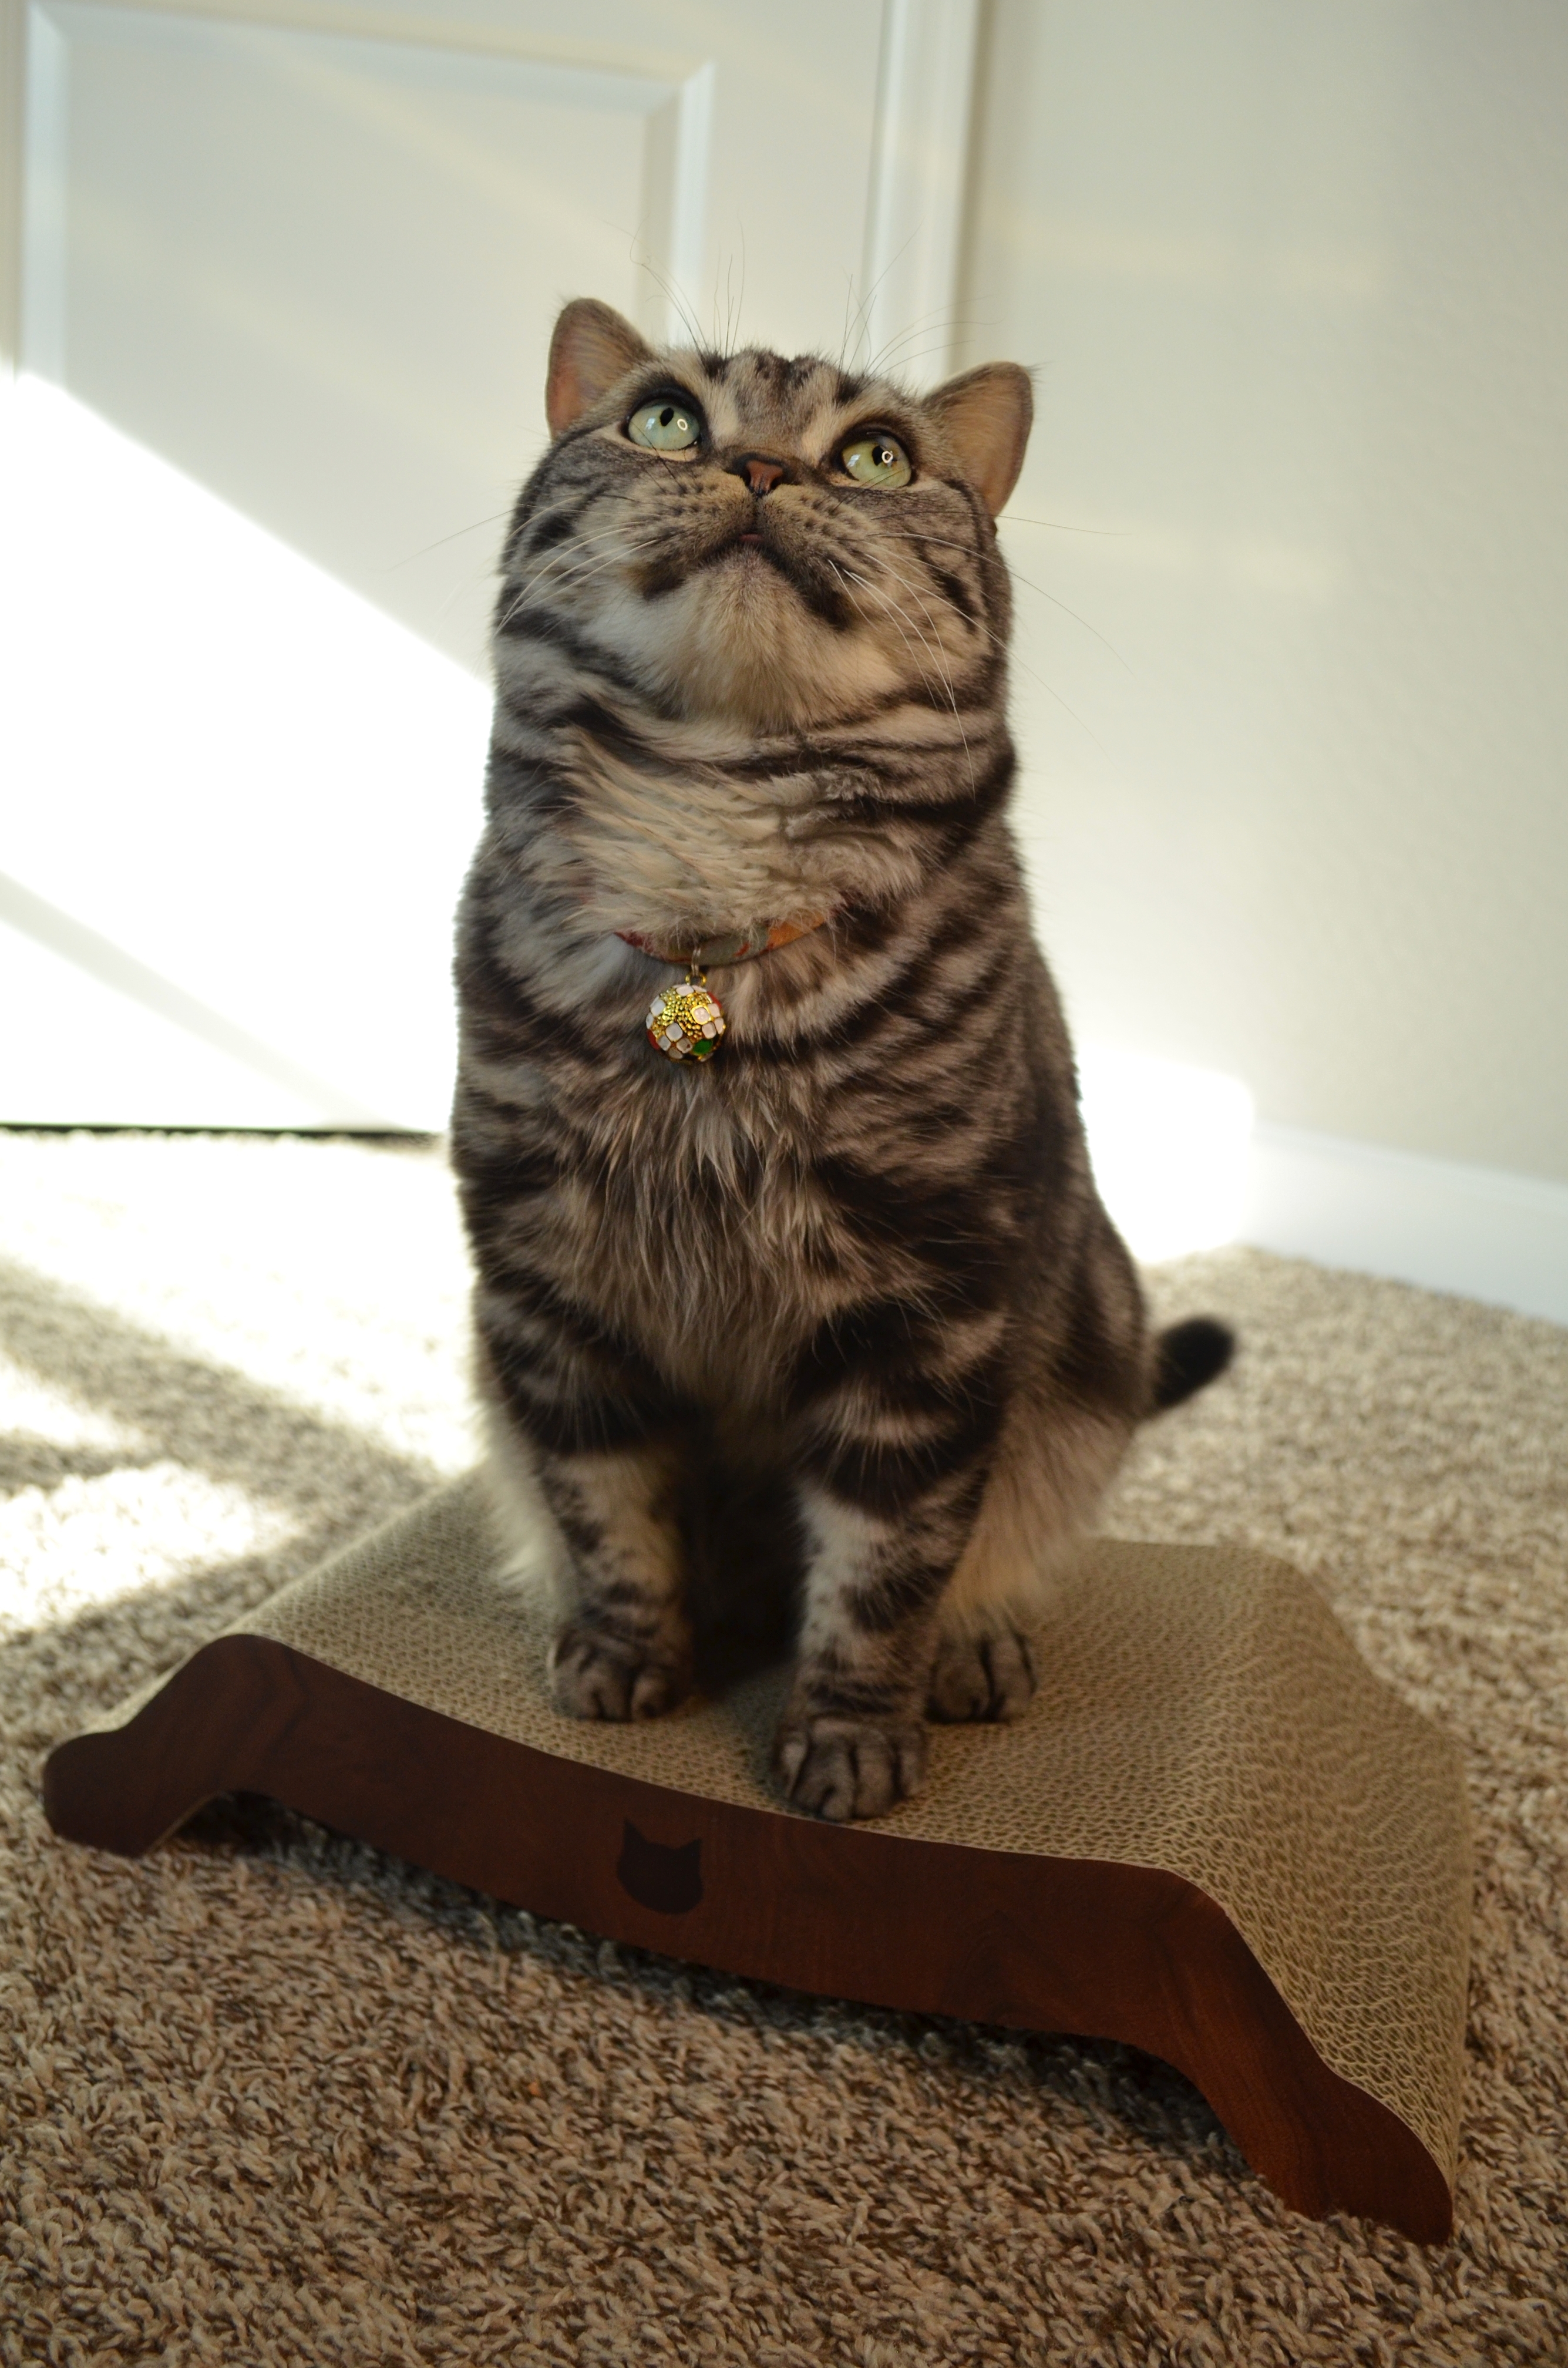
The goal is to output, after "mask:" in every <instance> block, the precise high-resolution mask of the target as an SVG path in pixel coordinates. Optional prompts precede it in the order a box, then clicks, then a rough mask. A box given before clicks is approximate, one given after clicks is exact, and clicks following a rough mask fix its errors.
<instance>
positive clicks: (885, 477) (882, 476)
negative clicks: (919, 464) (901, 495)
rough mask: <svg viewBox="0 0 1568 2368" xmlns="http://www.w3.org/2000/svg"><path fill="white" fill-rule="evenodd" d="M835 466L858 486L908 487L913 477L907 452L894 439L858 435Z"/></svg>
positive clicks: (847, 446)
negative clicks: (837, 465)
mask: <svg viewBox="0 0 1568 2368" xmlns="http://www.w3.org/2000/svg"><path fill="white" fill-rule="evenodd" d="M838 463H839V466H840V468H841V469H842V470H843V471H844V473H845V475H846V476H847V477H853V478H854V480H855V482H856V484H858V485H907V484H908V483H909V481H910V479H911V477H913V475H914V474H915V472H914V470H913V469H912V468H911V467H910V465H909V455H908V453H907V452H906V451H905V450H904V449H903V445H902V444H901V443H900V442H899V441H898V439H897V438H896V437H893V436H857V437H855V438H852V439H851V441H850V442H849V443H847V444H846V446H845V447H844V450H843V451H842V452H841V453H840V454H839V456H838Z"/></svg>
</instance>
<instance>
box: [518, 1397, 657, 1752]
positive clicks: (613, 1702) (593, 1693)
mask: <svg viewBox="0 0 1568 2368" xmlns="http://www.w3.org/2000/svg"><path fill="white" fill-rule="evenodd" d="M539 1477H540V1486H541V1488H542V1490H543V1494H544V1498H545V1502H546V1503H547V1504H548V1506H549V1507H550V1509H551V1512H552V1513H553V1515H554V1516H555V1520H556V1525H557V1527H558V1528H559V1530H560V1531H561V1533H562V1538H563V1539H564V1541H565V1544H566V1549H567V1554H568V1557H569V1561H568V1569H569V1577H568V1580H567V1588H568V1606H567V1609H566V1616H565V1618H564V1619H563V1620H562V1623H561V1626H560V1628H559V1629H558V1630H557V1632H556V1636H555V1643H554V1645H553V1646H552V1648H551V1656H550V1691H551V1700H552V1701H553V1702H554V1704H555V1707H556V1709H557V1710H560V1711H564V1712H565V1713H567V1715H568V1716H569V1717H572V1718H616V1719H620V1718H657V1717H658V1716H659V1715H660V1713H662V1712H664V1711H667V1710H673V1709H674V1708H675V1706H676V1703H677V1702H680V1701H682V1700H683V1699H684V1698H685V1696H686V1695H687V1693H689V1692H690V1691H691V1628H690V1623H689V1622H688V1620H687V1612H686V1600H685V1599H686V1580H685V1569H684V1557H683V1554H682V1546H681V1538H680V1532H679V1529H678V1527H677V1524H676V1496H677V1492H678V1487H679V1478H680V1474H679V1463H678V1459H677V1457H676V1452H675V1451H674V1449H673V1448H672V1447H671V1446H670V1445H669V1444H667V1443H665V1444H662V1445H661V1444H654V1443H651V1442H650V1443H647V1444H644V1445H642V1446H641V1447H639V1448H634V1449H624V1448H623V1449H621V1450H620V1451H619V1452H618V1453H614V1454H597V1455H596V1454H586V1455H559V1454H549V1453H546V1454H544V1455H541V1456H540V1459H539Z"/></svg>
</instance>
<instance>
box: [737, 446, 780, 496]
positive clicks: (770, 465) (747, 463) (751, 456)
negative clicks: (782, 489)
mask: <svg viewBox="0 0 1568 2368" xmlns="http://www.w3.org/2000/svg"><path fill="white" fill-rule="evenodd" d="M789 473H790V471H789V468H788V466H787V464H786V463H785V462H784V461H778V460H775V459H774V456H773V454H772V453H771V452H742V453H741V454H739V456H738V457H737V458H736V459H735V460H733V461H731V463H730V474H731V476H732V477H744V479H745V481H746V484H748V485H749V486H750V487H751V489H752V492H753V493H754V494H770V493H771V492H772V491H773V488H774V486H775V485H777V484H779V483H780V482H781V481H782V480H783V479H784V478H785V477H787V476H788V475H789Z"/></svg>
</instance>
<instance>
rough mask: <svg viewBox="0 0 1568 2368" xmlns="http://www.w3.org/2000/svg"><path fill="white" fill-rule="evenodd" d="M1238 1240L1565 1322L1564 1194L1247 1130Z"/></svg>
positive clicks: (1293, 1131)
mask: <svg viewBox="0 0 1568 2368" xmlns="http://www.w3.org/2000/svg"><path fill="white" fill-rule="evenodd" d="M1236 1238H1237V1239H1238V1240H1240V1241H1244V1242H1251V1243H1253V1244H1255V1245H1256V1247H1258V1248H1259V1249H1269V1250H1278V1251H1280V1252H1281V1253H1283V1254H1284V1255H1285V1256H1287V1257H1290V1258H1312V1259H1315V1260H1316V1261H1317V1262H1318V1263H1319V1264H1320V1265H1324V1266H1342V1267H1351V1268H1354V1269H1357V1270H1358V1271H1359V1272H1361V1273H1363V1274H1381V1275H1388V1276H1390V1277H1392V1279H1393V1280H1394V1281H1400V1282H1418V1283H1422V1284H1424V1285H1425V1286H1426V1289H1427V1290H1429V1291H1452V1292H1461V1293H1462V1294H1463V1295H1464V1296H1465V1297H1466V1298H1468V1299H1484V1300H1490V1301H1492V1302H1493V1303H1494V1304H1496V1305H1498V1306H1502V1307H1514V1308H1517V1309H1519V1310H1520V1311H1521V1313H1523V1314H1524V1315H1544V1316H1547V1317H1548V1318H1550V1320H1551V1322H1552V1323H1554V1324H1568V1185H1565V1184H1548V1183H1543V1182H1540V1181H1539V1180H1538V1179H1537V1178H1534V1177H1529V1176H1510V1175H1506V1174H1505V1173H1503V1171H1501V1170H1500V1169H1497V1168H1492V1167H1461V1166H1460V1165H1459V1164H1458V1163H1457V1162H1454V1161H1450V1160H1446V1159H1423V1158H1419V1157H1416V1156H1415V1155H1414V1154H1412V1153H1410V1152H1404V1151H1384V1150H1381V1149H1380V1148H1379V1147H1378V1146H1377V1145H1375V1144H1367V1143H1348V1142H1344V1141H1342V1140H1341V1139H1340V1138H1339V1137H1338V1136H1336V1135H1332V1134H1314V1133H1307V1132H1305V1131H1304V1130H1302V1129H1301V1128H1297V1127H1289V1126H1269V1125H1266V1124H1262V1123H1260V1124H1258V1125H1256V1127H1255V1128H1254V1130H1253V1137H1252V1146H1251V1153H1250V1157H1249V1166H1248V1178H1247V1189H1246V1194H1245V1198H1244V1204H1243V1212H1242V1220H1241V1224H1240V1225H1239V1227H1238V1228H1237V1235H1236Z"/></svg>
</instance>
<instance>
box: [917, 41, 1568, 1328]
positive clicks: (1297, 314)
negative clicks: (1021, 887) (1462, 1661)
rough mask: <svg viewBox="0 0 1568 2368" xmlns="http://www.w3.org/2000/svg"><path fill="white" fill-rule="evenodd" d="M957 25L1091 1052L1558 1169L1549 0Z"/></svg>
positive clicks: (1567, 518) (1035, 743) (975, 324)
mask: <svg viewBox="0 0 1568 2368" xmlns="http://www.w3.org/2000/svg"><path fill="white" fill-rule="evenodd" d="M983 42H984V48H983V56H982V61H981V66H980V75H979V91H980V96H979V100H978V104H977V133H978V138H977V144H976V148H975V152H974V159H973V165H972V187H971V221H970V236H969V244H968V247H967V252H966V258H965V268H964V278H963V283H962V285H963V314H964V319H963V337H964V344H965V358H966V359H971V360H978V359H983V358H984V357H986V356H989V355H993V354H1003V355H1008V356H1012V357H1015V358H1017V359H1020V360H1022V361H1025V362H1028V363H1030V364H1032V365H1035V366H1037V367H1038V370H1039V373H1040V375H1039V380H1038V392H1039V397H1040V417H1039V425H1038V427H1037V429H1036V434H1035V440H1034V445H1033V449H1032V450H1031V453H1030V456H1029V461H1028V467H1027V470H1026V472H1025V476H1024V480H1023V483H1022V484H1021V486H1020V488H1019V491H1018V494H1017V495H1016V497H1015V500H1014V504H1013V510H1012V518H1013V522H1012V523H1011V524H1009V525H1008V527H1007V529H1006V541H1007V547H1008V550H1009V552H1010V554H1011V556H1012V557H1013V559H1014V562H1015V564H1016V565H1017V567H1018V569H1019V570H1020V571H1021V572H1022V574H1023V575H1025V576H1027V577H1028V578H1030V579H1032V583H1033V585H1034V586H1038V587H1039V588H1038V589H1028V588H1023V589H1021V590H1020V593H1019V603H1020V615H1021V620H1022V621H1021V630H1020V644H1019V646H1020V655H1021V657H1022V659H1023V661H1024V662H1025V666H1027V667H1028V668H1029V669H1032V672H1031V671H1025V670H1024V669H1023V667H1021V668H1020V672H1019V678H1018V688H1017V709H1018V723H1019V729H1020V738H1021V740H1022V742H1023V744H1024V748H1025V752H1026V761H1027V767H1028V797H1027V804H1026V827H1027V833H1028V841H1029V848H1030V855H1031V861H1032V864H1033V869H1034V875H1035V879H1036V882H1037V888H1038V895H1039V903H1040V918H1041V929H1042V935H1043V937H1044V939H1045V941H1046V943H1047V946H1048V948H1049V949H1050V951H1051V954H1052V956H1053V959H1054V961H1055V964H1056V967H1057V970H1058V973H1059V975H1060V976H1061V978H1062V982H1063V985H1064V986H1065V988H1066V990H1067V994H1068V996H1069V1000H1070V1003H1071V1006H1072V1009H1073V1012H1074V1019H1075V1020H1076V1023H1077V1026H1078V1028H1079V1030H1080V1032H1081V1033H1082V1034H1083V1035H1084V1036H1085V1037H1086V1038H1088V1039H1089V1040H1090V1041H1092V1042H1102V1043H1105V1044H1108V1045H1111V1046H1123V1047H1127V1048H1130V1049H1134V1050H1137V1051H1141V1052H1143V1053H1157V1054H1164V1055H1165V1056H1167V1057H1169V1058H1171V1059H1174V1060H1177V1061H1184V1062H1191V1063H1196V1064H1202V1065H1204V1066H1205V1067H1207V1068H1209V1069H1211V1070H1215V1071H1220V1072H1222V1073H1225V1074H1228V1075H1230V1076H1234V1077H1237V1078H1239V1079H1241V1080H1242V1081H1243V1082H1244V1084H1245V1085H1246V1086H1247V1087H1249V1088H1250V1089H1251V1091H1252V1093H1253V1095H1254V1097H1255V1099H1256V1107H1257V1110H1258V1113H1259V1116H1260V1118H1261V1120H1262V1121H1264V1122H1265V1134H1266V1137H1267V1133H1268V1130H1269V1128H1270V1127H1271V1126H1272V1128H1273V1129H1274V1130H1276V1133H1275V1134H1274V1137H1273V1143H1274V1156H1275V1166H1276V1167H1278V1160H1279V1159H1280V1158H1283V1157H1285V1156H1286V1154H1287V1153H1288V1152H1289V1151H1290V1145H1291V1144H1292V1143H1294V1144H1295V1145H1296V1149H1297V1150H1298V1151H1300V1149H1301V1140H1302V1139H1303V1138H1301V1137H1300V1136H1299V1135H1297V1136H1290V1137H1287V1136H1286V1135H1282V1134H1280V1133H1278V1130H1279V1129H1280V1128H1283V1129H1287V1130H1297V1131H1300V1130H1305V1131H1307V1133H1308V1134H1309V1135H1312V1136H1313V1137H1316V1136H1320V1135H1321V1136H1326V1137H1330V1138H1335V1139H1339V1140H1340V1143H1341V1147H1342V1149H1343V1147H1344V1145H1345V1144H1349V1145H1350V1146H1352V1147H1353V1146H1354V1145H1355V1144H1371V1145H1378V1146H1384V1147H1387V1148H1389V1149H1392V1150H1394V1151H1397V1152H1401V1153H1404V1154H1415V1155H1419V1156H1424V1157H1426V1158H1427V1159H1430V1160H1434V1161H1441V1162H1447V1163H1466V1164H1473V1165H1475V1166H1478V1167H1481V1168H1483V1169H1488V1170H1494V1171H1503V1172H1504V1173H1505V1175H1507V1174H1512V1175H1516V1176H1519V1177H1524V1178H1536V1179H1548V1181H1549V1182H1551V1181H1552V1180H1555V1181H1556V1182H1557V1183H1559V1184H1561V1183H1562V1182H1563V1181H1565V1180H1568V780H1565V778H1564V776H1565V772H1568V666H1564V663H1563V628H1564V593H1565V591H1568V471H1565V469H1564V461H1563V452H1564V434H1565V427H1568V304H1565V303H1564V268H1565V263H1568V13H1565V12H1564V11H1563V10H1562V8H1560V7H1558V6H1552V5H1549V0H1540V5H1535V0H1313V5H1312V6H1301V5H1300V0H1183V5H1182V6H1179V7H1173V6H1169V5H1168V0H994V5H993V6H991V7H990V8H989V9H988V10H987V12H986V19H985V26H984V32H983ZM1025 521H1029V522H1028V523H1026V522H1025ZM1040 521H1053V522H1057V523H1040ZM1309 1147H1310V1146H1309ZM1302 1156H1305V1155H1304V1154H1303V1155H1302ZM1346 1156H1350V1157H1352V1162H1353V1151H1352V1152H1351V1153H1347V1154H1346ZM1388 1172H1391V1171H1385V1172H1384V1178H1383V1180H1384V1183H1385V1184H1386V1180H1387V1173H1388ZM1303 1173H1304V1171H1303ZM1412 1173H1414V1169H1413V1170H1412ZM1449 1174H1450V1176H1451V1168H1450V1170H1449ZM1299 1180H1300V1179H1299V1178H1298V1181H1299ZM1408 1180H1409V1179H1408V1178H1407V1182H1408ZM1292 1189H1294V1188H1292ZM1380 1189H1381V1188H1380ZM1412 1189H1415V1188H1414V1187H1412ZM1266 1197H1267V1196H1266ZM1351 1197H1352V1199H1354V1193H1352V1195H1351ZM1418 1197H1419V1195H1418ZM1505 1197H1506V1196H1505ZM1276 1199H1277V1200H1278V1195H1276ZM1549 1201H1550V1195H1549ZM1540 1205H1541V1206H1546V1205H1548V1203H1540ZM1560 1213H1561V1215H1562V1232H1561V1240H1562V1249H1563V1252H1564V1253H1565V1254H1568V1197H1565V1198H1564V1199H1563V1201H1562V1204H1561V1212H1560ZM1281 1222H1282V1223H1283V1220H1281ZM1456 1222H1457V1221H1456ZM1499 1222H1500V1223H1501V1222H1503V1220H1501V1219H1499ZM1331 1230H1332V1229H1331ZM1398 1230H1399V1228H1398V1225H1397V1224H1396V1225H1395V1228H1394V1231H1395V1235H1397V1234H1398ZM1549 1230H1550V1229H1549ZM1353 1231H1354V1229H1353V1228H1352V1233H1353ZM1255 1232H1260V1233H1261V1235H1262V1237H1264V1238H1267V1235H1268V1222H1267V1216H1264V1217H1260V1218H1258V1219H1257V1220H1256V1224H1255ZM1285 1233H1286V1235H1287V1236H1288V1238H1287V1239H1286V1240H1285V1241H1284V1243H1283V1245H1282V1246H1284V1247H1298V1246H1299V1247H1312V1244H1311V1243H1310V1242H1309V1241H1304V1240H1303V1239H1302V1238H1301V1226H1300V1224H1297V1225H1296V1229H1295V1232H1294V1234H1292V1233H1291V1231H1290V1225H1286V1226H1285ZM1325 1238H1326V1236H1325ZM1335 1240H1336V1241H1337V1243H1338V1248H1339V1254H1340V1255H1343V1256H1347V1257H1348V1258H1350V1259H1351V1260H1352V1261H1354V1260H1355V1243H1354V1240H1353V1239H1352V1240H1351V1241H1350V1247H1349V1249H1348V1251H1346V1238H1345V1236H1344V1231H1343V1227H1342V1228H1341V1230H1340V1234H1339V1235H1335ZM1463 1250H1464V1244H1463V1242H1462V1240H1460V1239H1459V1238H1458V1236H1456V1237H1455V1239H1454V1241H1453V1242H1452V1243H1450V1254H1448V1255H1447V1263H1446V1264H1445V1258H1444V1256H1443V1255H1439V1256H1438V1257H1437V1268H1438V1269H1441V1270H1440V1271H1437V1272H1432V1271H1430V1270H1428V1271H1426V1272H1424V1273H1423V1274H1422V1276H1421V1278H1420V1279H1423V1280H1434V1281H1445V1280H1447V1281H1452V1282H1453V1284H1454V1286H1455V1287H1466V1285H1467V1283H1468V1284H1469V1287H1478V1285H1477V1282H1476V1278H1475V1275H1474V1274H1472V1273H1471V1272H1470V1271H1469V1270H1468V1269H1466V1267H1465V1261H1464V1256H1463ZM1365 1262H1368V1263H1381V1264H1382V1265H1383V1266H1384V1268H1385V1270H1388V1269H1390V1268H1391V1266H1392V1270H1393V1271H1400V1270H1402V1269H1401V1268H1400V1265H1399V1263H1398V1259H1397V1255H1395V1254H1392V1253H1390V1252H1389V1251H1388V1250H1387V1249H1386V1248H1385V1249H1383V1250H1381V1251H1380V1252H1379V1253H1378V1254H1377V1256H1376V1257H1373V1256H1372V1255H1371V1254H1370V1253H1369V1254H1368V1256H1367V1258H1366V1260H1365ZM1431 1264H1432V1261H1431V1260H1428V1261H1427V1267H1428V1269H1430V1267H1431ZM1483 1281H1484V1278H1483ZM1559 1281H1560V1282H1562V1292H1561V1294H1560V1295H1562V1297H1563V1301H1564V1304H1563V1310H1562V1312H1563V1313H1564V1315H1568V1275H1565V1277H1563V1278H1559ZM1552 1287H1553V1288H1554V1289H1555V1288H1557V1286H1556V1285H1553V1286H1552ZM1497 1295H1502V1296H1513V1297H1515V1298H1516V1299H1520V1300H1522V1303H1523V1304H1540V1305H1542V1307H1543V1312H1544V1308H1545V1304H1546V1302H1545V1300H1544V1299H1543V1298H1542V1296H1541V1293H1540V1292H1537V1293H1535V1295H1534V1299H1533V1302H1532V1294H1531V1291H1530V1289H1529V1287H1528V1284H1527V1285H1526V1286H1524V1287H1522V1289H1519V1288H1514V1289H1509V1290H1500V1291H1499V1292H1498V1293H1497Z"/></svg>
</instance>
